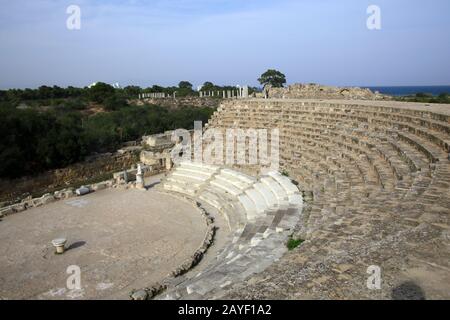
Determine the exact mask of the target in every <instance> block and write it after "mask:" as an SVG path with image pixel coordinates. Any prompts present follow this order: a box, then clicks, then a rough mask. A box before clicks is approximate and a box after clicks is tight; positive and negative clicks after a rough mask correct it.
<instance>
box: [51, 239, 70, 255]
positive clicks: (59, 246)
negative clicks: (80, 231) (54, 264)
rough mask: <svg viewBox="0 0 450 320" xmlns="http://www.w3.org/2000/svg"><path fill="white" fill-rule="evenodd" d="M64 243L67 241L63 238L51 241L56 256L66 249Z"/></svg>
mask: <svg viewBox="0 0 450 320" xmlns="http://www.w3.org/2000/svg"><path fill="white" fill-rule="evenodd" d="M66 242H67V240H66V239H64V238H58V239H54V240H52V245H53V246H54V247H55V250H56V254H63V253H64V251H65V250H66V248H65V245H66Z"/></svg>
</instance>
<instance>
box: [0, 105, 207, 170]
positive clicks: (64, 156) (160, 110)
mask: <svg viewBox="0 0 450 320" xmlns="http://www.w3.org/2000/svg"><path fill="white" fill-rule="evenodd" d="M213 112H214V109H213V108H207V107H205V108H198V107H183V108H179V109H176V110H169V109H168V108H164V107H160V106H155V105H146V106H136V105H128V104H124V105H121V106H118V107H117V108H115V109H114V110H112V111H109V112H100V113H96V114H94V115H88V114H85V113H83V112H80V111H78V110H76V109H72V108H70V107H65V106H64V105H63V106H60V107H57V108H49V109H46V110H42V109H39V108H25V109H22V108H17V107H16V106H14V105H13V104H11V103H9V102H0V119H1V120H2V125H1V126H0V163H1V164H2V165H1V166H0V177H2V178H17V177H21V176H25V175H32V174H37V173H40V172H43V171H45V170H49V169H55V168H62V167H65V166H67V165H70V164H72V163H75V162H78V161H81V160H83V159H84V158H85V157H86V156H88V155H92V154H95V153H102V152H111V151H115V150H116V149H117V148H119V147H120V146H121V145H122V143H123V142H126V141H130V140H135V139H138V138H140V137H141V136H142V135H147V134H156V133H161V132H164V131H166V130H172V129H177V128H186V129H192V128H193V124H194V121H195V120H201V121H203V122H204V123H206V122H207V121H208V119H209V118H210V116H211V115H212V113H213Z"/></svg>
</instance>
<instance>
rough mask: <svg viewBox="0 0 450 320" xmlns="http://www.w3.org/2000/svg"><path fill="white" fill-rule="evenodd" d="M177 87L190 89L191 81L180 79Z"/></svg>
mask: <svg viewBox="0 0 450 320" xmlns="http://www.w3.org/2000/svg"><path fill="white" fill-rule="evenodd" d="M178 88H180V89H189V90H192V83H190V82H189V81H181V82H180V83H179V84H178Z"/></svg>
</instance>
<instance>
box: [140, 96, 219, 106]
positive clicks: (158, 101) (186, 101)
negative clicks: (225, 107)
mask: <svg viewBox="0 0 450 320" xmlns="http://www.w3.org/2000/svg"><path fill="white" fill-rule="evenodd" d="M221 101H222V99H220V98H218V97H216V98H210V97H203V98H200V97H183V98H175V99H174V98H172V97H167V98H145V99H140V100H133V103H135V104H136V105H138V106H143V105H144V104H147V103H148V104H153V105H158V106H161V107H165V108H171V109H177V108H182V107H197V108H204V107H209V108H217V107H218V106H219V104H220V102H221Z"/></svg>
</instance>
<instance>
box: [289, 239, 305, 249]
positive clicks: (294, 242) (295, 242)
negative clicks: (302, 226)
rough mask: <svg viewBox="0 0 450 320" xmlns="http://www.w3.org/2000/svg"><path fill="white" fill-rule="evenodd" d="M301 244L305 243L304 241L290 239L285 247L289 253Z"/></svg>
mask: <svg viewBox="0 0 450 320" xmlns="http://www.w3.org/2000/svg"><path fill="white" fill-rule="evenodd" d="M303 242H305V240H302V239H295V238H293V237H290V238H289V240H288V242H287V244H286V246H287V248H288V250H289V251H291V250H294V249H295V248H297V247H298V246H299V245H301V244H302V243H303Z"/></svg>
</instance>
